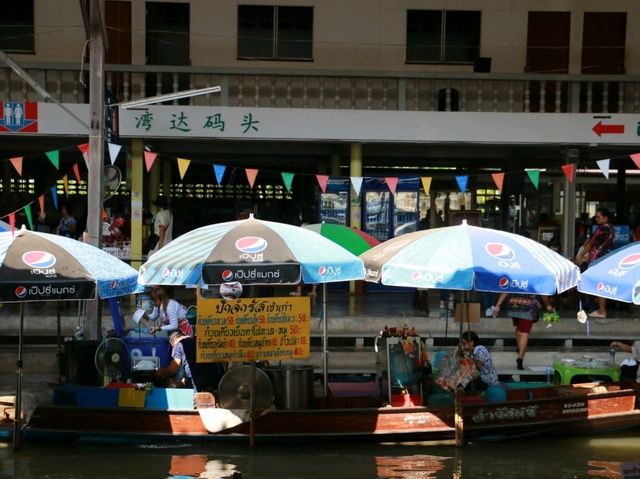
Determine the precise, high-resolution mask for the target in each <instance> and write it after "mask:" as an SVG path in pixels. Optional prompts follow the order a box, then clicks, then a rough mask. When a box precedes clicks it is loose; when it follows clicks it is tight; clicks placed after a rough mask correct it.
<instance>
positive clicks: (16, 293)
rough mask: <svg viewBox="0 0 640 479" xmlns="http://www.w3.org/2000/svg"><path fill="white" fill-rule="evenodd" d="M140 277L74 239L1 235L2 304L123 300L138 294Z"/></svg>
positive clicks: (34, 234) (20, 233)
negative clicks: (101, 299)
mask: <svg viewBox="0 0 640 479" xmlns="http://www.w3.org/2000/svg"><path fill="white" fill-rule="evenodd" d="M137 277H138V272H137V271H136V270H135V269H134V268H132V267H131V266H129V265H128V264H126V263H124V262H123V261H120V260H119V259H117V258H115V257H113V256H111V255H110V254H108V253H105V252H104V251H102V250H100V249H98V248H96V247H94V246H91V245H89V244H86V243H82V242H80V241H76V240H74V239H71V238H66V237H64V236H58V235H52V234H48V233H39V232H35V231H27V230H20V231H18V232H16V234H15V236H14V235H13V234H12V233H11V232H0V302H6V303H9V302H31V301H71V300H83V299H95V298H96V293H97V296H99V297H100V298H111V297H115V296H122V295H125V294H131V293H133V292H135V291H136V290H137V288H138V285H137Z"/></svg>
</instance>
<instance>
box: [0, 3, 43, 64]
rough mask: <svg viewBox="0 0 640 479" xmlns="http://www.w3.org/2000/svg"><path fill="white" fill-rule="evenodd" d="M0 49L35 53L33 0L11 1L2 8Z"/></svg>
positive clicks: (10, 51) (11, 51)
mask: <svg viewBox="0 0 640 479" xmlns="http://www.w3.org/2000/svg"><path fill="white" fill-rule="evenodd" d="M0 50H4V51H5V52H8V53H35V42H34V36H33V1H29V0H22V1H19V2H11V6H10V7H9V8H7V7H6V6H5V8H3V9H2V17H1V18H0Z"/></svg>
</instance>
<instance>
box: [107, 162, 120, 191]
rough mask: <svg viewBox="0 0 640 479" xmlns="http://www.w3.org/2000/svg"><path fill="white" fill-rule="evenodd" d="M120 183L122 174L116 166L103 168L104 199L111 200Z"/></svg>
mask: <svg viewBox="0 0 640 479" xmlns="http://www.w3.org/2000/svg"><path fill="white" fill-rule="evenodd" d="M121 182H122V173H121V172H120V169H119V168H118V167H117V166H113V165H110V166H105V168H104V199H108V198H111V197H112V196H113V195H115V194H116V192H117V191H118V188H119V187H120V183H121Z"/></svg>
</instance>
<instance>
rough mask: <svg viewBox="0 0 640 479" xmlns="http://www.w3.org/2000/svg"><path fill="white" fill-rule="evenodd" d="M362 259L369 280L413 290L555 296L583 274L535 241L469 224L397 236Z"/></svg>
mask: <svg viewBox="0 0 640 479" xmlns="http://www.w3.org/2000/svg"><path fill="white" fill-rule="evenodd" d="M360 258H362V260H363V261H364V264H365V268H366V276H365V280H366V281H370V282H381V283H382V284H385V285H391V286H405V287H414V288H435V289H452V290H471V289H474V290H476V291H486V292H494V293H496V292H497V293H517V294H543V295H552V294H556V293H559V292H562V291H565V290H567V289H569V288H572V287H574V286H576V284H577V283H578V280H579V277H580V271H579V269H578V267H577V266H576V265H575V264H573V263H572V262H571V261H569V260H567V259H565V258H563V257H562V256H560V255H559V254H558V253H556V252H554V251H552V250H551V249H549V248H548V247H546V246H544V245H542V244H540V243H538V242H536V241H533V240H531V239H529V238H525V237H523V236H520V235H516V234H512V233H507V232H505V231H498V230H494V229H490V228H479V227H476V226H470V225H468V224H466V222H464V223H463V224H461V225H459V226H450V227H445V228H436V229H430V230H423V231H416V232H414V233H408V234H405V235H402V236H398V237H396V238H393V239H391V240H389V241H385V242H384V243H381V244H379V245H378V246H376V247H374V248H372V249H370V250H369V251H367V252H366V253H364V254H362V255H360Z"/></svg>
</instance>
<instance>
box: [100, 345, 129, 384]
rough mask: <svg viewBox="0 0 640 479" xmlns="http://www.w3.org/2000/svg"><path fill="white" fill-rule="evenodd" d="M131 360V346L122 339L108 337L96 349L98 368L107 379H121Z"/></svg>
mask: <svg viewBox="0 0 640 479" xmlns="http://www.w3.org/2000/svg"><path fill="white" fill-rule="evenodd" d="M128 362H129V348H128V347H127V345H126V344H125V342H124V341H123V340H122V339H118V338H107V339H105V340H104V341H102V342H101V343H100V346H98V349H96V355H95V365H96V369H97V370H98V372H99V373H100V374H102V376H103V377H104V378H105V380H106V381H113V380H116V379H120V378H121V377H122V376H123V373H124V372H125V370H126V367H127V364H128Z"/></svg>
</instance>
